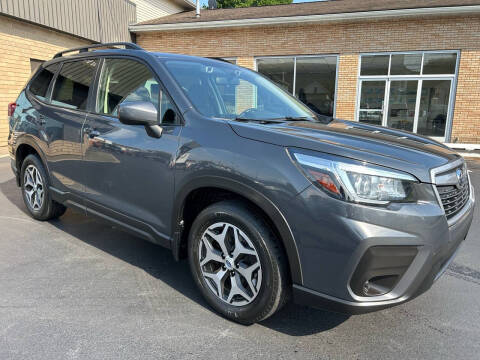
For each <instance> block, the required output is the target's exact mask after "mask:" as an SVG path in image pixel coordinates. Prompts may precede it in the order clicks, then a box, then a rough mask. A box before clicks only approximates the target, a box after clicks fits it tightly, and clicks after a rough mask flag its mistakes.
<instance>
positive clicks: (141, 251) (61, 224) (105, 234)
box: [0, 179, 348, 336]
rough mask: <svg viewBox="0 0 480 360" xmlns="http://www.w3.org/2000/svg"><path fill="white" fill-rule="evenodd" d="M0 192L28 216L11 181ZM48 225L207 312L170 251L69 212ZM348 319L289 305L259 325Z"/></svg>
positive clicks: (295, 326) (311, 326)
mask: <svg viewBox="0 0 480 360" xmlns="http://www.w3.org/2000/svg"><path fill="white" fill-rule="evenodd" d="M0 191H1V192H2V193H3V194H4V195H5V197H6V198H7V200H8V201H10V202H11V203H12V204H13V205H14V206H15V207H17V208H18V209H20V210H21V211H22V212H23V213H25V214H28V213H27V210H26V208H25V205H24V203H23V199H22V197H21V193H20V189H19V188H18V187H17V186H16V183H15V180H14V179H11V180H9V181H7V182H4V183H2V184H0ZM26 216H28V215H26ZM49 224H51V225H53V226H55V227H56V228H57V229H59V230H60V231H63V232H65V233H67V234H69V235H70V236H72V237H73V238H75V239H78V240H79V241H82V242H84V243H86V244H88V245H91V246H94V247H95V248H97V249H99V250H101V251H103V252H105V253H107V254H109V255H112V256H114V257H116V258H118V259H120V260H122V261H125V262H127V263H129V264H131V265H133V266H136V267H138V268H140V269H143V270H144V271H146V272H147V273H148V274H150V275H152V276H154V277H155V278H157V279H159V280H160V281H162V282H164V283H165V284H167V285H168V286H170V287H172V288H173V289H175V290H176V291H178V292H179V293H181V294H182V295H184V296H186V297H188V298H189V299H191V300H192V301H195V302H196V303H197V304H199V305H201V306H203V307H205V308H208V309H210V307H209V306H208V304H207V303H206V302H205V300H204V299H203V298H202V296H201V294H200V292H199V290H198V289H197V288H196V285H195V283H194V282H193V279H192V277H191V275H190V269H189V266H188V262H187V261H180V262H177V261H175V260H174V258H173V256H172V254H171V252H170V250H168V249H166V248H163V247H161V246H159V245H155V244H153V243H150V242H148V241H145V240H142V239H140V238H137V237H135V236H132V235H130V234H128V233H126V232H123V231H121V230H119V229H117V228H115V227H113V226H111V225H110V224H107V223H105V222H103V221H100V220H97V219H93V218H91V217H87V216H85V215H84V214H81V213H79V212H76V211H72V210H67V212H66V213H65V215H63V216H62V217H61V218H59V219H57V220H52V221H50V222H49ZM212 311H213V310H212ZM347 319H348V316H347V315H342V314H337V313H332V312H327V311H322V310H317V309H313V308H308V307H303V306H299V305H296V304H293V303H292V302H290V303H289V304H287V305H286V306H285V307H284V308H283V309H282V310H280V311H279V312H278V313H277V314H275V315H273V316H272V317H270V318H268V319H267V320H264V321H263V322H261V323H260V325H261V326H265V327H267V328H270V329H272V330H275V331H278V332H281V333H284V334H287V335H290V336H305V335H312V334H316V333H319V332H322V331H326V330H329V329H331V328H334V327H336V326H337V325H339V324H341V323H343V322H344V321H346V320H347Z"/></svg>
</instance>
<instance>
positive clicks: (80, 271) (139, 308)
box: [0, 158, 480, 360]
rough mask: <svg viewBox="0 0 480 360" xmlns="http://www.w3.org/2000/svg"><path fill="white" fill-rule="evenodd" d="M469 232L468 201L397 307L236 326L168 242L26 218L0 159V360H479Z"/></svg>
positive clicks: (474, 236) (282, 316) (479, 318)
mask: <svg viewBox="0 0 480 360" xmlns="http://www.w3.org/2000/svg"><path fill="white" fill-rule="evenodd" d="M469 166H470V169H471V170H472V171H473V172H472V174H471V176H472V179H473V182H474V186H475V187H476V188H477V189H478V190H477V193H480V162H478V161H477V162H470V163H469ZM477 197H478V196H477ZM479 235H480V215H479V211H478V207H477V209H476V214H475V218H474V222H473V225H472V228H471V230H470V233H469V236H468V238H467V240H466V241H465V242H464V243H463V245H462V248H461V249H460V251H459V254H458V256H457V258H456V259H455V261H454V262H453V263H452V265H451V266H450V268H449V269H448V270H447V272H446V273H445V275H444V276H443V277H442V278H441V279H440V280H438V281H437V282H436V283H435V284H434V285H433V287H432V288H431V289H430V290H429V291H428V292H427V293H425V294H424V295H422V296H420V297H418V298H417V299H415V300H413V301H411V302H409V303H406V304H403V305H400V306H398V307H394V308H391V309H387V310H383V311H380V312H375V313H371V314H366V315H357V316H351V317H349V316H346V315H341V314H336V313H330V312H326V311H321V310H316V309H312V308H307V307H302V306H298V305H294V304H289V305H288V306H286V307H285V308H284V309H282V310H281V311H280V312H279V313H277V314H276V315H274V316H273V317H271V318H270V319H267V320H266V321H263V322H262V323H259V324H255V325H252V326H241V325H237V324H235V323H232V322H230V321H227V320H225V319H223V318H221V317H220V316H218V315H217V314H215V313H214V312H213V311H212V310H211V309H210V308H209V307H208V305H207V304H206V303H205V301H204V300H203V299H202V298H201V296H200V293H199V292H198V291H197V289H196V288H195V285H194V283H193V281H192V279H191V277H190V273H189V268H188V263H187V262H186V261H182V262H179V263H177V262H175V261H174V260H173V257H172V255H171V253H170V252H169V250H166V249H163V248H161V247H159V246H156V245H153V244H150V243H148V242H146V241H143V240H141V239H138V238H135V237H134V236H132V235H129V234H126V233H124V232H122V231H120V230H118V229H116V228H114V227H112V226H110V225H107V224H105V223H102V222H99V221H97V220H94V219H92V218H87V217H85V216H84V215H82V214H79V213H75V212H73V211H71V210H68V211H67V213H66V214H65V215H64V216H62V217H61V218H60V219H59V220H55V221H51V222H37V221H34V220H32V219H31V218H30V217H29V216H28V215H27V213H26V208H25V206H24V204H23V201H22V198H21V194H20V190H19V188H17V186H16V184H15V180H14V177H13V174H12V172H11V170H10V164H9V159H7V158H3V159H0V359H2V360H3V359H22V360H23V359H138V360H143V359H163V358H167V359H192V358H195V359H222V360H231V359H256V358H262V359H270V358H272V359H452V358H455V359H479V358H480V239H479Z"/></svg>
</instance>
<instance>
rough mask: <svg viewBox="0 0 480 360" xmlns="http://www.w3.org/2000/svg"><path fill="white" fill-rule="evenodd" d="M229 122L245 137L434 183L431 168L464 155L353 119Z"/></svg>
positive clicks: (412, 135) (409, 134) (437, 143)
mask: <svg viewBox="0 0 480 360" xmlns="http://www.w3.org/2000/svg"><path fill="white" fill-rule="evenodd" d="M229 124H230V126H231V127H232V129H233V131H234V132H235V133H236V134H237V135H239V136H241V137H244V138H248V139H252V140H257V141H262V142H267V143H271V144H275V145H280V146H285V147H296V148H303V149H309V150H314V151H320V152H324V153H329V154H334V155H338V156H344V157H348V158H351V159H356V160H360V161H366V162H369V163H373V164H377V165H382V166H386V167H390V168H393V169H397V170H401V171H404V172H408V173H410V174H412V175H414V176H415V177H417V178H418V179H419V180H420V181H422V182H431V178H430V169H432V168H436V167H438V166H441V165H444V164H446V163H447V162H449V161H453V160H456V159H458V158H459V157H460V155H458V154H457V153H455V152H454V151H452V150H451V149H449V148H448V147H447V146H445V145H443V144H441V143H439V142H437V141H434V140H431V139H429V138H425V137H422V136H418V135H415V134H412V133H409V132H405V131H400V130H393V129H389V128H385V127H380V126H373V125H366V124H361V123H358V122H352V121H345V120H332V121H330V122H329V123H321V122H310V121H290V122H282V123H270V124H261V123H256V122H246V123H242V122H233V121H232V122H229Z"/></svg>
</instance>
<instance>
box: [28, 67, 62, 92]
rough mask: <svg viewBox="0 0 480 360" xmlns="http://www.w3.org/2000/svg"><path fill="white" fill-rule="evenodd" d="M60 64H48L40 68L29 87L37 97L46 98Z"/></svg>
mask: <svg viewBox="0 0 480 360" xmlns="http://www.w3.org/2000/svg"><path fill="white" fill-rule="evenodd" d="M59 66H60V64H59V63H56V64H52V65H50V66H47V67H45V68H44V69H42V70H40V71H39V73H38V74H37V75H36V76H35V78H34V79H33V80H32V83H31V84H30V87H29V90H30V92H31V93H32V94H33V95H35V97H37V98H39V99H40V100H44V101H45V100H46V97H47V92H48V87H49V86H50V83H51V82H52V79H53V77H54V76H55V73H56V72H57V70H58V68H59Z"/></svg>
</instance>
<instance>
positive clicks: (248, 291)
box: [198, 222, 262, 306]
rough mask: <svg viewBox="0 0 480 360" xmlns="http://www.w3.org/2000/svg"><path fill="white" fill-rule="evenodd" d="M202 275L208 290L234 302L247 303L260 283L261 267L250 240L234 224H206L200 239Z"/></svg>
mask: <svg viewBox="0 0 480 360" xmlns="http://www.w3.org/2000/svg"><path fill="white" fill-rule="evenodd" d="M198 257H199V259H198V260H199V262H200V269H201V272H202V275H203V277H204V279H205V281H206V283H207V284H208V287H209V288H210V290H211V291H212V292H213V293H214V294H215V295H216V296H217V297H218V298H219V299H221V300H222V301H224V302H226V303H227V304H229V305H233V306H243V305H247V304H250V303H251V302H252V301H253V300H254V299H255V297H256V296H257V295H258V292H259V290H260V286H261V284H262V267H261V264H260V258H259V256H258V253H257V251H256V250H255V247H254V246H253V244H252V241H251V240H250V239H249V238H248V236H247V235H246V234H245V233H244V232H243V231H242V230H240V229H239V228H238V227H236V226H235V225H232V224H229V223H226V222H219V223H215V224H213V225H211V226H209V227H208V229H207V230H205V232H204V233H203V235H202V238H201V240H200V242H199V249H198Z"/></svg>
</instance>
